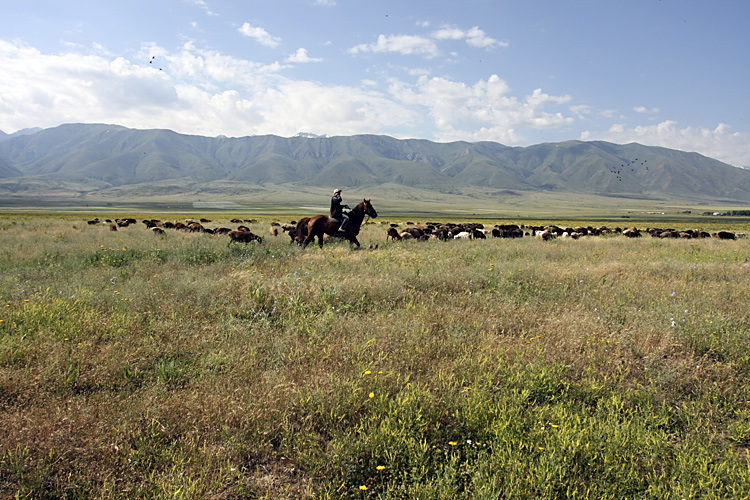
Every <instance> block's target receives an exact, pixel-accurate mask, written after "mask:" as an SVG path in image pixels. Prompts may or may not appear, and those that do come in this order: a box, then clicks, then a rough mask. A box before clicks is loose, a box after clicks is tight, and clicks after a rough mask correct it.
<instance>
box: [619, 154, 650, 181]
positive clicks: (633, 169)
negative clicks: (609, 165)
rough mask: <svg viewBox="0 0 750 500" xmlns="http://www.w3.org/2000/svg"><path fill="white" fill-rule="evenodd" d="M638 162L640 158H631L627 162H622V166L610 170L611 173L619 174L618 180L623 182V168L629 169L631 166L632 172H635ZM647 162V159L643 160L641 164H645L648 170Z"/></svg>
mask: <svg viewBox="0 0 750 500" xmlns="http://www.w3.org/2000/svg"><path fill="white" fill-rule="evenodd" d="M637 163H638V158H636V159H635V160H630V161H629V162H627V163H622V164H620V168H619V169H618V170H614V169H612V170H610V173H613V174H615V175H616V176H617V180H618V181H621V182H622V169H626V170H627V169H628V168H630V171H631V172H635V168H636V167H635V166H637ZM646 163H648V161H647V160H643V161H641V165H643V166H645V167H646V170H648V166H647V165H646ZM634 165H635V166H634Z"/></svg>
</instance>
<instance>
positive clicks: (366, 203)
mask: <svg viewBox="0 0 750 500" xmlns="http://www.w3.org/2000/svg"><path fill="white" fill-rule="evenodd" d="M360 205H361V206H362V210H363V211H364V212H365V214H367V216H369V217H372V218H373V219H374V218H375V217H377V216H378V213H377V212H376V211H375V209H374V208H373V206H372V203H370V200H364V199H363V200H362V203H360Z"/></svg>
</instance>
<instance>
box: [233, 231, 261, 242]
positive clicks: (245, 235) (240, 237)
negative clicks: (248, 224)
mask: <svg viewBox="0 0 750 500" xmlns="http://www.w3.org/2000/svg"><path fill="white" fill-rule="evenodd" d="M227 234H228V235H229V243H230V244H232V243H238V242H239V243H250V242H251V241H257V242H258V243H262V242H263V240H262V239H261V237H260V236H258V235H256V234H253V233H252V232H251V231H230V232H229V233H227Z"/></svg>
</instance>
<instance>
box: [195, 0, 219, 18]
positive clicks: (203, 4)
mask: <svg viewBox="0 0 750 500" xmlns="http://www.w3.org/2000/svg"><path fill="white" fill-rule="evenodd" d="M193 4H195V5H197V6H198V7H200V8H201V9H203V10H204V11H205V12H206V14H207V15H209V16H218V15H219V14H217V13H216V12H213V11H212V10H211V8H210V7H209V6H208V4H207V3H206V2H204V1H203V0H193Z"/></svg>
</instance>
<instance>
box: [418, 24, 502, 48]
mask: <svg viewBox="0 0 750 500" xmlns="http://www.w3.org/2000/svg"><path fill="white" fill-rule="evenodd" d="M432 36H433V37H435V38H436V39H437V40H466V43H468V44H469V45H471V46H472V47H479V48H484V49H489V48H492V47H507V46H508V44H507V42H501V41H500V40H495V39H494V38H492V37H490V36H489V35H487V33H485V32H484V31H483V30H481V29H479V27H478V26H474V27H473V28H471V29H469V30H462V29H460V28H453V27H445V28H441V29H439V30H437V31H435V32H434V33H432Z"/></svg>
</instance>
